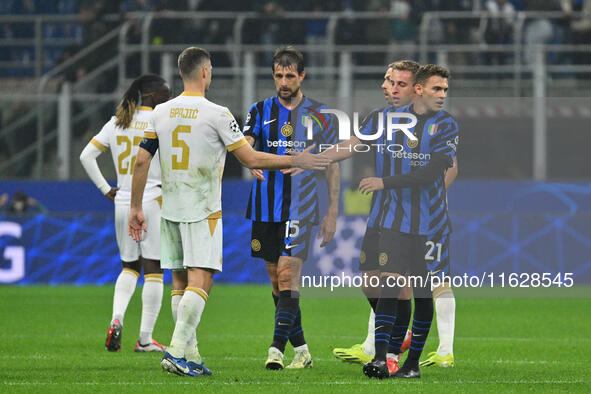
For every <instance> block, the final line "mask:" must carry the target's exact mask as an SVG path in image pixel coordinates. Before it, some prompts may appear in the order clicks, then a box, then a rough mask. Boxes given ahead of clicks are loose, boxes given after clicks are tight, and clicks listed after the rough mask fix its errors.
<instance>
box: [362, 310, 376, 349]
mask: <svg viewBox="0 0 591 394" xmlns="http://www.w3.org/2000/svg"><path fill="white" fill-rule="evenodd" d="M375 326H376V314H375V313H374V311H373V309H372V310H371V314H370V315H369V321H368V322H367V338H365V342H363V351H364V352H365V354H367V355H368V356H371V357H373V356H375V354H376V343H375Z"/></svg>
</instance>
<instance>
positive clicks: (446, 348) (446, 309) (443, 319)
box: [433, 287, 456, 357]
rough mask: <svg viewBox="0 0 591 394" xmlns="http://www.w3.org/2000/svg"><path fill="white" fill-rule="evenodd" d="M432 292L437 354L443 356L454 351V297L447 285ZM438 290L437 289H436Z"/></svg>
mask: <svg viewBox="0 0 591 394" xmlns="http://www.w3.org/2000/svg"><path fill="white" fill-rule="evenodd" d="M440 289H441V290H440V291H437V290H436V291H435V292H434V294H433V295H434V297H435V313H436V315H437V332H438V334H439V348H437V354H438V355H440V356H442V357H444V356H447V355H448V354H453V352H454V347H453V344H454V329H455V319H456V299H455V298H454V293H453V291H452V290H451V289H450V288H449V287H445V288H440ZM438 290H439V289H438Z"/></svg>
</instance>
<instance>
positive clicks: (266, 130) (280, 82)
mask: <svg viewBox="0 0 591 394" xmlns="http://www.w3.org/2000/svg"><path fill="white" fill-rule="evenodd" d="M272 70H273V79H274V81H275V88H276V90H277V95H276V96H274V97H270V98H267V99H265V100H263V101H259V102H257V103H255V104H253V105H252V106H251V108H250V111H249V113H248V115H247V118H246V122H245V126H244V130H243V132H244V135H245V136H246V139H247V140H248V142H249V143H250V144H251V145H253V146H255V144H257V145H256V146H257V147H258V150H260V151H263V152H269V153H276V154H279V155H284V154H286V152H287V151H288V150H291V149H295V150H301V149H302V148H304V147H306V146H308V145H310V144H316V146H319V145H321V144H335V143H336V138H337V137H336V130H335V129H334V127H333V124H332V119H331V118H330V117H328V116H326V115H321V114H320V110H321V109H322V108H327V107H326V106H325V105H323V104H321V103H319V102H317V101H315V100H312V99H310V98H309V97H306V96H304V95H303V93H302V90H301V88H300V85H301V83H302V81H303V80H304V78H305V76H306V72H305V71H304V60H303V56H302V54H301V53H300V52H299V51H298V50H297V49H295V48H293V47H290V46H288V47H282V48H279V49H278V50H277V51H276V52H275V54H274V56H273V62H272ZM308 120H309V121H310V122H311V125H312V133H313V135H312V136H311V137H312V138H311V141H310V140H309V139H308V137H309V136H308V129H307V122H308ZM312 120H313V121H312ZM252 174H253V175H254V177H255V179H254V181H253V185H252V189H251V193H250V196H249V199H248V207H247V213H246V217H247V218H248V219H251V220H252V239H251V254H252V256H253V257H259V258H262V259H264V260H265V263H266V266H267V271H268V273H269V277H270V279H271V284H272V287H273V290H272V293H273V294H272V295H273V300H274V303H275V313H274V315H275V331H274V334H273V342H272V344H271V346H270V348H269V352H268V358H267V361H266V363H265V367H266V368H267V369H274V370H277V369H283V353H284V350H285V346H286V344H287V341H288V340H289V341H290V342H291V344H292V346H293V347H294V353H295V354H294V358H293V361H292V362H291V363H290V364H289V365H288V366H287V368H309V367H312V357H311V355H310V352H309V349H308V345H307V344H306V340H305V339H304V332H303V328H302V312H301V309H300V306H299V280H300V273H301V269H302V264H303V261H304V260H305V259H306V257H307V255H308V249H309V247H310V236H311V231H312V226H313V225H315V224H318V222H319V219H320V218H319V210H318V200H317V193H318V192H317V184H316V175H315V174H314V172H312V171H306V172H303V173H299V174H298V175H294V176H291V175H289V174H288V172H286V173H282V172H280V171H260V170H255V171H252ZM325 175H326V181H327V186H328V191H329V207H328V210H327V214H326V216H325V217H324V219H323V220H322V222H321V223H320V231H319V234H318V238H322V237H323V240H322V243H321V247H323V246H324V245H326V244H327V243H328V242H330V240H331V239H332V238H333V236H334V233H335V231H336V219H337V216H338V200H339V188H340V181H339V168H338V165H337V164H336V163H335V164H332V165H331V166H330V167H329V168H328V169H327V171H326V174H325Z"/></svg>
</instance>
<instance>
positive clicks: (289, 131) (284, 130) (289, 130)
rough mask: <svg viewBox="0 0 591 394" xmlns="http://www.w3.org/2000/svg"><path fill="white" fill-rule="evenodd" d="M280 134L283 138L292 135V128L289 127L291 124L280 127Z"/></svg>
mask: <svg viewBox="0 0 591 394" xmlns="http://www.w3.org/2000/svg"><path fill="white" fill-rule="evenodd" d="M281 134H283V135H284V136H285V137H289V136H290V135H292V134H293V127H292V126H291V124H289V123H286V124H284V125H283V126H282V127H281Z"/></svg>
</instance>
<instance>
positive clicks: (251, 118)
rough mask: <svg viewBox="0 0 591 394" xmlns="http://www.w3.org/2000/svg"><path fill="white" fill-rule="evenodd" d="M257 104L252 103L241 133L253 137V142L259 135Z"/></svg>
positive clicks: (259, 124)
mask: <svg viewBox="0 0 591 394" xmlns="http://www.w3.org/2000/svg"><path fill="white" fill-rule="evenodd" d="M257 104H258V103H254V104H253V105H252V106H251V107H250V110H249V111H248V114H246V121H245V122H244V128H243V129H242V133H244V135H245V136H246V135H248V136H251V137H253V138H254V139H255V140H256V139H258V138H259V137H260V135H261V114H259V109H258V105H257Z"/></svg>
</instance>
